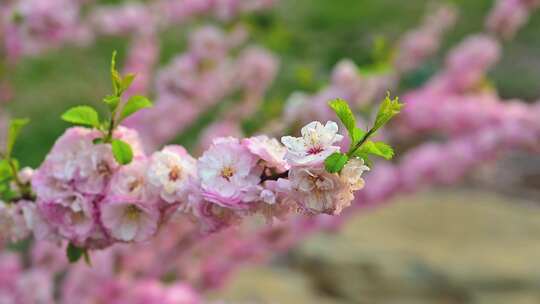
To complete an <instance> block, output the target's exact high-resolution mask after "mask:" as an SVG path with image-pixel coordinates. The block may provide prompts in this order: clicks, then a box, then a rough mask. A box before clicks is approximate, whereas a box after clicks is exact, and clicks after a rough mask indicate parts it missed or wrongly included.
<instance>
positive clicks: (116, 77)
mask: <svg viewBox="0 0 540 304" xmlns="http://www.w3.org/2000/svg"><path fill="white" fill-rule="evenodd" d="M117 54H118V52H116V51H114V52H113V54H112V59H111V80H112V85H113V88H114V93H115V95H117V96H118V95H120V94H121V88H122V77H121V76H120V73H119V72H118V70H116V55H117Z"/></svg>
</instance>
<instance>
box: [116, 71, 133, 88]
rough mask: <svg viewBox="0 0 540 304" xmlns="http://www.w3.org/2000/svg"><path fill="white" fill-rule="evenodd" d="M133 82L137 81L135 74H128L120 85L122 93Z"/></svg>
mask: <svg viewBox="0 0 540 304" xmlns="http://www.w3.org/2000/svg"><path fill="white" fill-rule="evenodd" d="M133 80H135V74H132V73H129V74H127V75H126V76H125V77H124V79H122V83H121V84H120V90H121V92H124V91H125V90H127V89H128V88H129V87H130V86H131V84H132V83H133Z"/></svg>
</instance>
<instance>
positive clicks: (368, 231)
mask: <svg viewBox="0 0 540 304" xmlns="http://www.w3.org/2000/svg"><path fill="white" fill-rule="evenodd" d="M536 203H538V202H536ZM290 256H291V258H290V259H289V262H288V265H289V266H290V267H289V269H281V268H276V267H275V266H274V268H259V269H258V270H251V271H252V272H251V273H250V272H248V275H247V277H246V275H245V274H244V276H242V275H240V276H239V277H238V278H237V280H236V282H235V283H233V285H232V286H234V287H233V289H232V290H233V291H234V293H233V294H234V295H239V294H242V291H243V292H248V294H250V295H251V296H252V297H253V298H252V299H256V300H255V301H252V302H249V303H360V304H364V303H366V304H378V303H382V304H394V303H395V304H409V303H415V304H417V303H418V304H424V303H426V304H428V303H429V304H435V303H437V304H439V303H442V304H451V303H452V304H453V303H473V304H499V303H501V304H503V303H504V304H506V303H509V304H514V303H515V304H533V303H534V304H537V303H540V263H538V259H539V258H540V208H539V207H538V205H536V206H535V202H533V201H526V200H520V199H514V198H512V199H510V198H508V197H501V196H498V195H495V194H490V193H486V192H482V191H472V190H459V191H455V190H454V191H445V192H442V191H438V192H430V193H424V194H420V195H415V196H408V197H402V198H400V199H398V200H397V201H396V202H395V203H394V204H391V205H388V206H386V207H384V208H381V209H378V210H374V211H370V212H369V213H367V214H363V215H362V216H358V217H356V218H355V219H353V220H351V221H350V222H349V223H348V224H347V225H346V227H344V229H342V230H341V231H340V232H339V233H336V234H326V235H317V236H315V237H312V238H311V239H310V240H308V241H307V242H306V243H305V244H302V245H301V246H300V247H299V248H296V249H295V250H293V252H292V253H291V254H290ZM261 272H262V273H263V274H261ZM292 291H294V292H292ZM230 292H231V291H230V289H229V290H226V291H224V293H225V294H229V293H230ZM295 292H296V293H295ZM323 295H324V297H322V296H323ZM282 296H283V297H282ZM228 299H230V300H234V299H240V298H235V297H234V296H232V297H230V298H228ZM244 299H245V298H244ZM331 300H334V301H335V302H332V301H331ZM257 301H258V302H257ZM329 301H330V302H329ZM336 301H337V302H336ZM234 303H237V302H234ZM239 303H245V302H239Z"/></svg>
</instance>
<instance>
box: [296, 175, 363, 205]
mask: <svg viewBox="0 0 540 304" xmlns="http://www.w3.org/2000/svg"><path fill="white" fill-rule="evenodd" d="M289 179H290V187H291V188H290V189H291V194H292V196H293V197H294V198H296V200H297V202H298V203H299V204H300V206H301V208H302V209H304V210H306V211H307V212H309V213H315V214H318V213H326V214H332V215H336V214H339V213H341V210H342V209H343V208H345V207H347V206H349V205H350V203H351V201H352V200H353V199H354V196H353V194H352V189H351V186H350V184H349V183H348V182H347V181H344V180H343V179H342V178H341V177H340V176H339V175H338V174H335V173H328V172H327V171H326V170H325V169H323V168H320V169H306V168H293V169H291V171H290V173H289Z"/></svg>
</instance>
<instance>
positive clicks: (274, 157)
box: [242, 135, 290, 173]
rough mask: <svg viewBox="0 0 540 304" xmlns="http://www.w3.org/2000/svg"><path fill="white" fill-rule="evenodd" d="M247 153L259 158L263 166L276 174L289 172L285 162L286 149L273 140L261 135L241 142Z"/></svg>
mask: <svg viewBox="0 0 540 304" xmlns="http://www.w3.org/2000/svg"><path fill="white" fill-rule="evenodd" d="M242 145H244V146H245V147H246V148H247V149H248V150H249V152H251V153H253V154H255V155H257V156H258V157H260V158H261V159H262V160H263V161H264V162H265V166H266V167H268V168H272V169H274V170H276V171H277V172H278V173H281V172H285V171H287V170H289V168H290V166H289V164H288V163H287V162H286V161H285V154H286V153H287V149H286V148H285V147H284V146H283V145H281V144H280V143H279V141H277V139H275V138H269V137H268V136H265V135H261V136H255V137H250V138H246V139H244V140H242Z"/></svg>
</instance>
